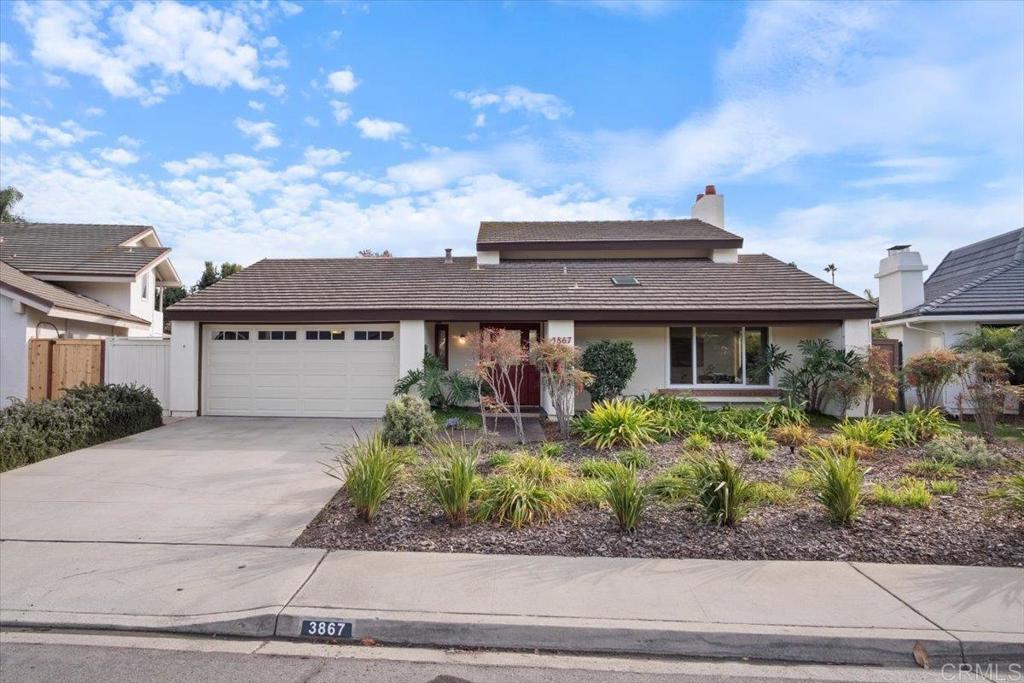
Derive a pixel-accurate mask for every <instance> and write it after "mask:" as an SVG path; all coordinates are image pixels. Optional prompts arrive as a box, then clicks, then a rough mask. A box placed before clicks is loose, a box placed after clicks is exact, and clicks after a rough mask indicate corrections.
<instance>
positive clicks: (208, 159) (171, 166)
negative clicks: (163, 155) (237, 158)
mask: <svg viewBox="0 0 1024 683" xmlns="http://www.w3.org/2000/svg"><path fill="white" fill-rule="evenodd" d="M163 166H164V169H165V170H166V171H167V172H168V173H170V174H171V175H176V176H183V175H188V174H189V173H193V172H195V171H209V170H211V169H214V168H220V167H221V166H223V164H222V163H221V161H220V159H218V158H217V157H215V156H213V155H212V154H201V155H199V156H195V157H190V158H188V159H184V160H182V161H168V162H166V163H165V164H164V165H163Z"/></svg>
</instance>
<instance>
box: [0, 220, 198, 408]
mask: <svg viewBox="0 0 1024 683" xmlns="http://www.w3.org/2000/svg"><path fill="white" fill-rule="evenodd" d="M170 253H171V250H170V248H168V247H165V246H163V245H162V244H161V243H160V239H159V238H158V237H157V235H156V231H155V230H153V228H152V227H150V226H148V225H77V224H67V223H0V405H4V404H6V403H7V400H8V397H11V396H14V397H16V398H20V399H24V398H25V397H26V395H27V389H28V386H27V385H28V377H27V372H28V370H27V365H28V350H27V349H28V342H29V340H30V339H33V338H58V337H59V338H62V339H90V338H101V337H122V336H161V335H163V324H164V322H163V311H162V306H163V304H162V301H163V297H162V296H161V291H162V289H163V288H164V287H179V286H181V283H180V282H179V280H178V274H177V273H176V272H175V270H174V266H173V265H172V264H171V261H170Z"/></svg>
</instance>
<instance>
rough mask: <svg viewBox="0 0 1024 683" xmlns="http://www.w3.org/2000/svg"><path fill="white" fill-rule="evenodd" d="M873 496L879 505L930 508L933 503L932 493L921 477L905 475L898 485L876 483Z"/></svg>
mask: <svg viewBox="0 0 1024 683" xmlns="http://www.w3.org/2000/svg"><path fill="white" fill-rule="evenodd" d="M871 498H872V499H873V500H874V501H875V502H876V503H878V504H879V505H885V506H888V507H896V508H928V507H931V505H932V494H931V492H930V491H929V490H928V487H927V486H926V485H925V483H924V482H923V481H921V480H920V479H914V478H913V477H903V478H902V479H900V480H899V482H898V484H897V485H896V486H886V485H884V484H875V485H874V486H873V487H872V488H871Z"/></svg>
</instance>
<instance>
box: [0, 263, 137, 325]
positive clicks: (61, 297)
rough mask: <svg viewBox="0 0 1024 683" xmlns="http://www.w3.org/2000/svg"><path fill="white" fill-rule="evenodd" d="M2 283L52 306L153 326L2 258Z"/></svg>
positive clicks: (45, 304) (0, 273) (0, 274)
mask: <svg viewBox="0 0 1024 683" xmlns="http://www.w3.org/2000/svg"><path fill="white" fill-rule="evenodd" d="M0 285H2V286H3V287H4V288H5V289H10V290H13V291H14V292H15V293H17V294H20V295H22V296H24V297H25V298H26V299H29V300H31V301H34V302H36V303H38V304H42V305H44V306H47V307H49V308H53V307H56V308H63V309H67V310H71V311H77V312H79V313H89V314H92V315H102V316H105V317H108V318H116V319H118V320H124V321H127V322H134V323H141V324H143V325H149V321H148V320H143V319H142V318H139V317H136V316H134V315H131V314H129V313H126V312H125V311H122V310H120V309H118V308H114V307H113V306H110V305H108V304H105V303H103V302H102V301H97V300H96V299H91V298H89V297H87V296H83V295H81V294H76V293H75V292H72V291H69V290H67V289H64V288H63V287H58V286H56V285H53V284H50V283H49V282H43V281H42V280H37V279H36V278H34V277H32V276H31V275H28V274H26V273H23V272H21V271H20V270H18V269H17V268H14V267H12V266H9V265H8V264H6V263H3V262H2V261H0Z"/></svg>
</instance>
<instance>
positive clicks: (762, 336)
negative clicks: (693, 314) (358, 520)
mask: <svg viewBox="0 0 1024 683" xmlns="http://www.w3.org/2000/svg"><path fill="white" fill-rule="evenodd" d="M767 349H768V328H767V327H742V326H733V325H728V326H708V327H703V326H688V327H672V328H670V329H669V383H671V384H682V385H692V384H748V385H767V384H768V382H769V379H770V377H769V373H768V370H767V368H766V367H764V358H765V354H766V352H767Z"/></svg>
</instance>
